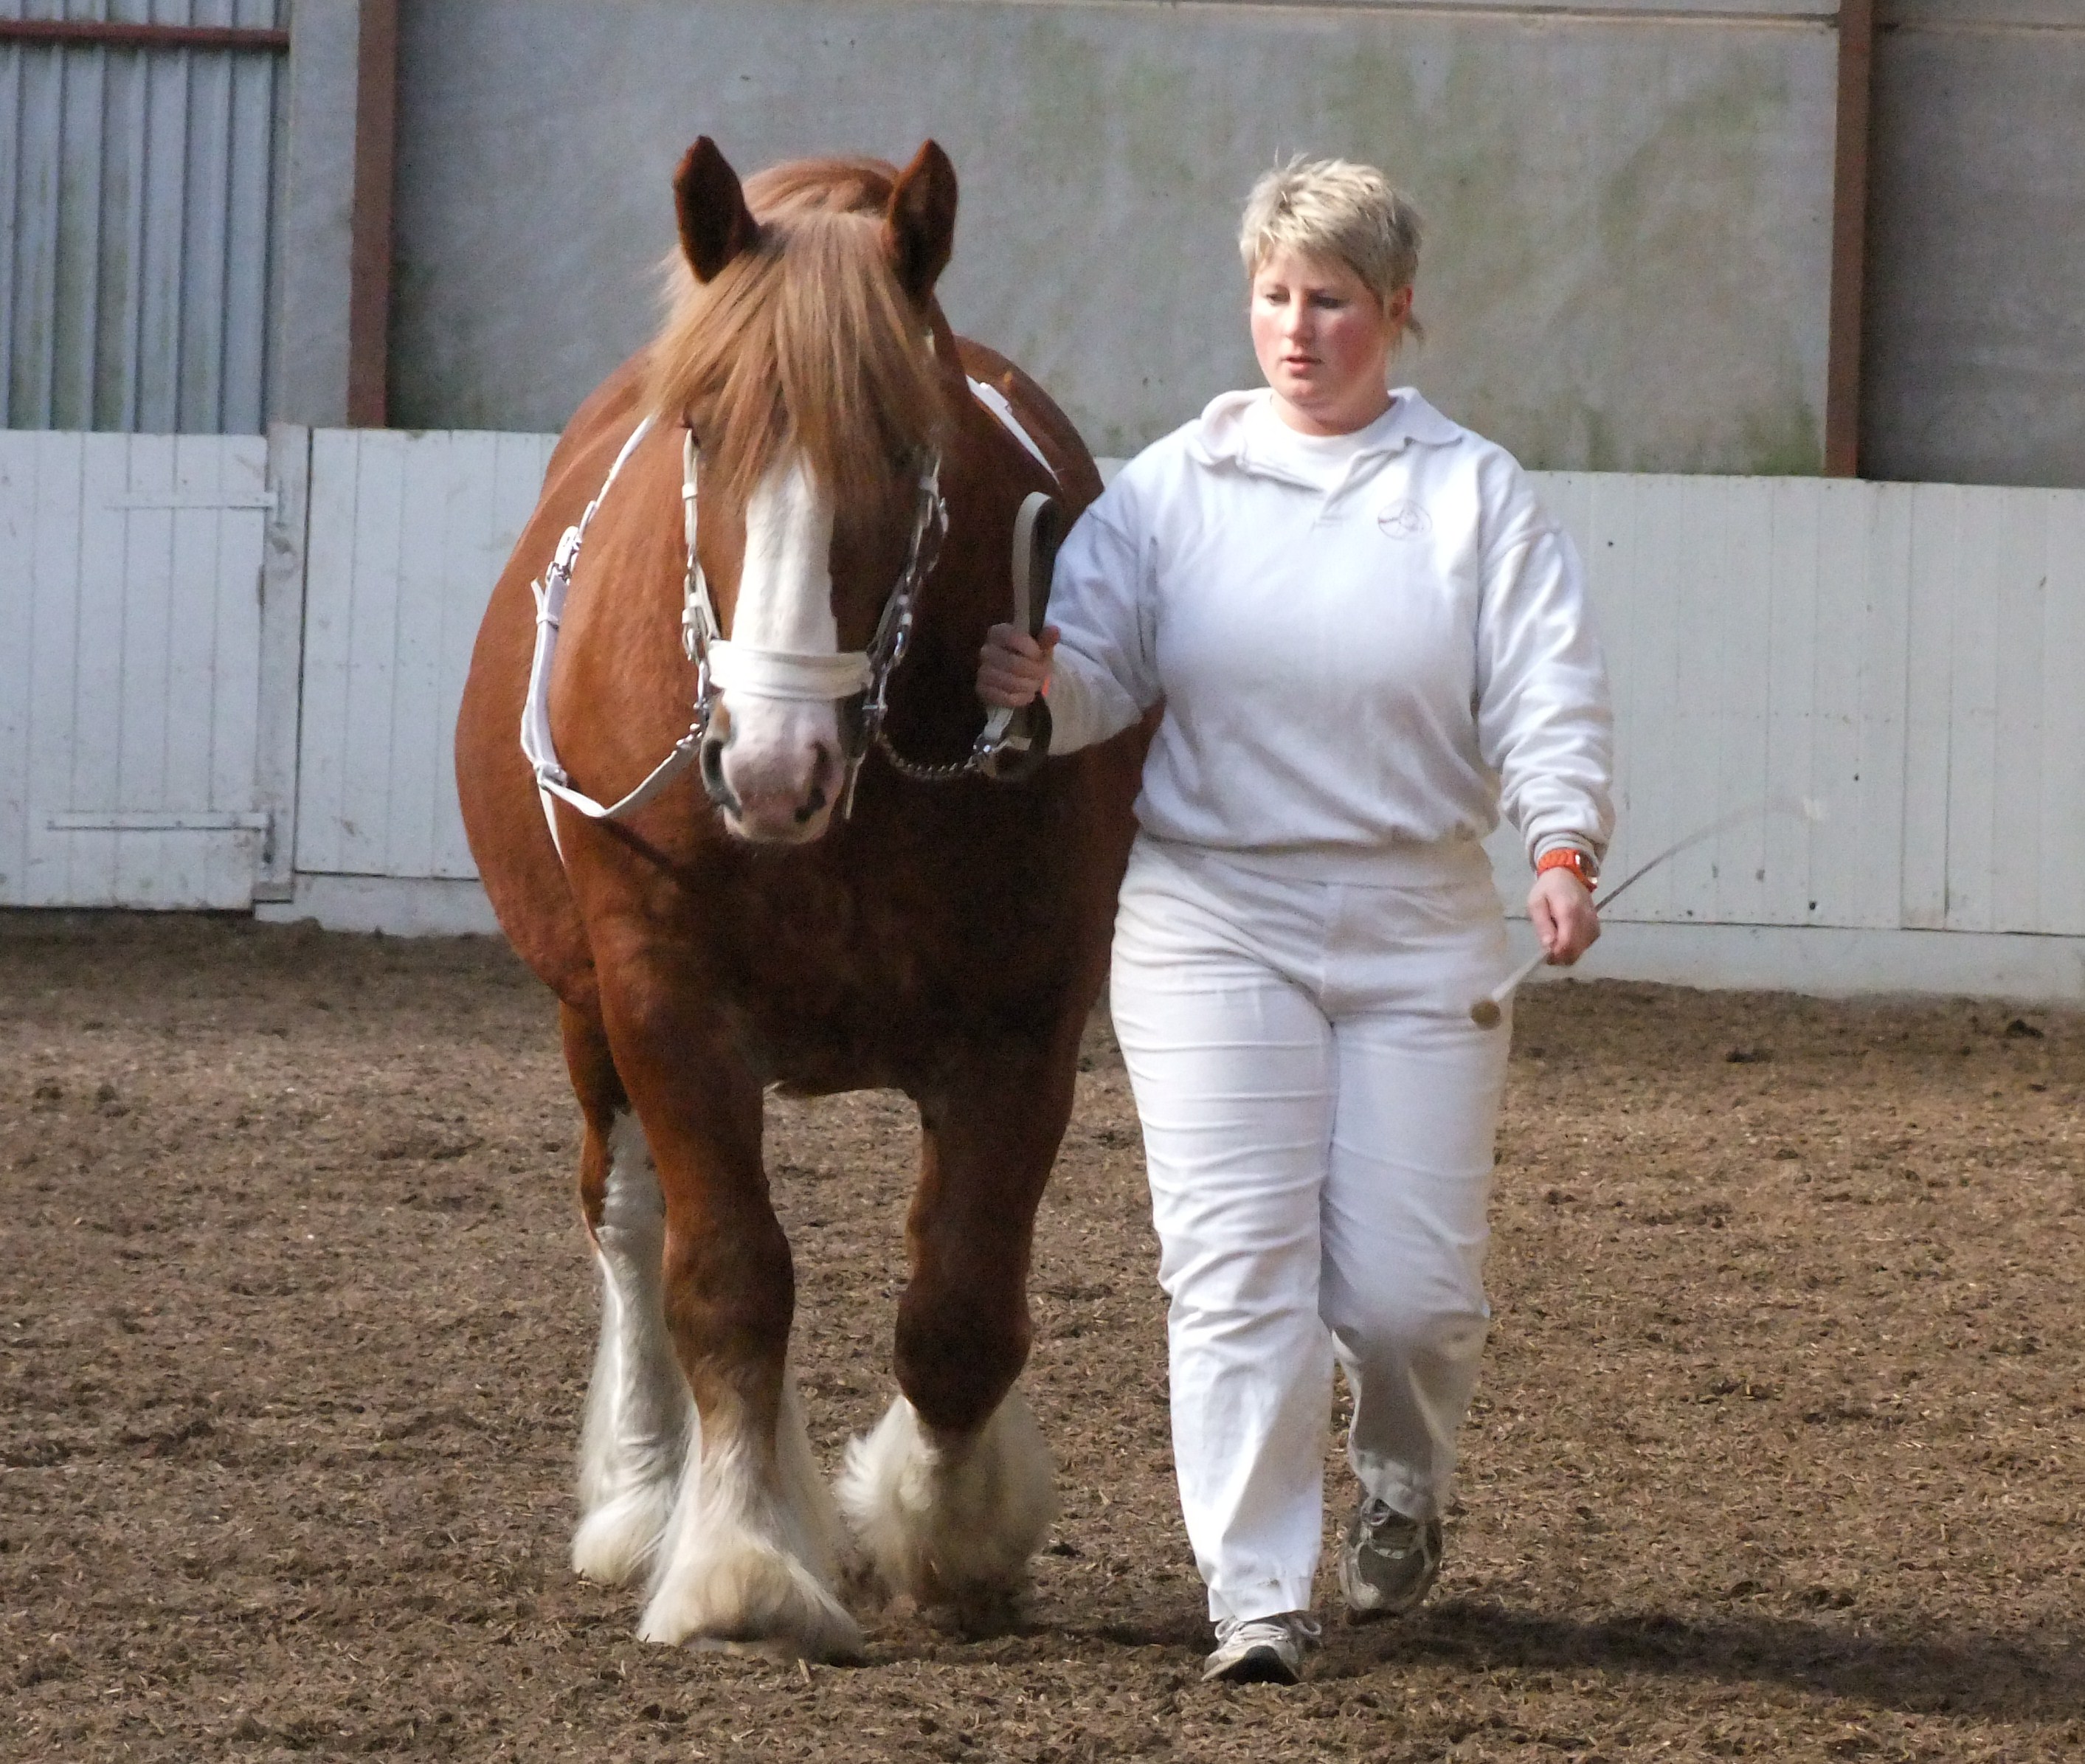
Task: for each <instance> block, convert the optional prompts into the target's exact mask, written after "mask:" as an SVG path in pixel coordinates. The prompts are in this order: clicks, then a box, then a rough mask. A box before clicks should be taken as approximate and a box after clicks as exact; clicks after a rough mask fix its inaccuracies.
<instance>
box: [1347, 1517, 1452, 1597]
mask: <svg viewBox="0 0 2085 1764" xmlns="http://www.w3.org/2000/svg"><path fill="white" fill-rule="evenodd" d="M1441 1545H1442V1538H1441V1521H1440V1520H1437V1519H1427V1520H1418V1519H1407V1518H1406V1517H1405V1516H1404V1515H1403V1514H1402V1513H1400V1512H1399V1511H1396V1510H1395V1508H1394V1507H1391V1506H1389V1505H1388V1504H1387V1503H1385V1502H1382V1501H1378V1500H1374V1499H1372V1498H1371V1499H1368V1500H1365V1501H1363V1502H1362V1503H1361V1506H1360V1507H1359V1508H1358V1509H1357V1511H1356V1512H1355V1514H1354V1516H1353V1517H1352V1519H1351V1520H1348V1522H1347V1537H1346V1544H1345V1547H1344V1548H1343V1549H1341V1550H1340V1591H1341V1592H1344V1593H1345V1594H1346V1596H1347V1620H1348V1622H1352V1623H1368V1622H1374V1620H1375V1619H1376V1618H1377V1617H1402V1616H1403V1614H1404V1613H1406V1612H1407V1611H1416V1610H1417V1609H1419V1605H1420V1600H1423V1599H1425V1596H1426V1595H1427V1592H1429V1590H1430V1589H1431V1588H1432V1587H1433V1580H1434V1577H1435V1576H1436V1575H1438V1574H1439V1573H1440V1572H1441Z"/></svg>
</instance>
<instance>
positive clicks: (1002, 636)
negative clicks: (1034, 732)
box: [977, 625, 1057, 711]
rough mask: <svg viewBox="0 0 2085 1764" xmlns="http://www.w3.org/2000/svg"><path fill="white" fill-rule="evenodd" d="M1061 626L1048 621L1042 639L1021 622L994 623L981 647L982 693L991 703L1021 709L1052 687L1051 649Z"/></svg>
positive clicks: (979, 662) (979, 674)
mask: <svg viewBox="0 0 2085 1764" xmlns="http://www.w3.org/2000/svg"><path fill="white" fill-rule="evenodd" d="M1056 647H1057V627H1055V625H1045V626H1044V627H1042V640H1041V641H1039V642H1038V641H1037V640H1036V639H1034V638H1033V637H1031V636H1030V635H1028V633H1027V632H1026V631H1023V630H1022V629H1021V627H1019V626H1018V625H994V626H993V627H992V629H991V630H989V631H987V632H986V633H985V634H984V647H983V648H982V649H980V650H979V651H978V678H977V690H978V696H979V698H981V699H983V700H984V701H985V703H987V704H996V705H1000V706H1002V707H1004V708H1006V709H1008V710H1013V711H1017V710H1019V709H1020V708H1021V706H1022V705H1024V704H1032V703H1034V701H1035V699H1036V698H1037V697H1038V695H1040V694H1042V693H1044V692H1047V691H1049V690H1050V652H1051V650H1052V649H1054V648H1056Z"/></svg>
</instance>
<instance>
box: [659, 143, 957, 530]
mask: <svg viewBox="0 0 2085 1764" xmlns="http://www.w3.org/2000/svg"><path fill="white" fill-rule="evenodd" d="M897 177H898V173H897V170H896V168H894V167H893V166H891V165H890V164H886V163H885V161H883V160H881V159H800V160H795V161H792V162H790V163H788V164H783V165H778V166H775V167H772V168H770V169H768V170H766V171H764V172H759V173H758V174H756V175H755V176H753V177H751V178H749V179H748V180H747V181H746V183H745V198H746V205H747V206H748V207H749V208H750V209H751V210H752V211H753V214H754V219H756V220H758V222H759V223H760V231H759V234H758V237H757V238H756V240H754V244H752V245H751V246H749V248H748V249H745V251H742V252H741V253H739V255H738V256H737V257H735V258H733V260H732V261H731V262H729V263H728V264H727V265H725V266H724V268H723V269H722V270H720V271H718V273H717V274H716V276H715V277H713V278H711V280H710V281H709V282H707V283H701V282H698V281H697V280H696V279H695V277H694V272H693V271H692V270H690V268H689V266H688V264H687V261H686V258H685V257H683V256H682V254H681V253H679V252H675V253H673V257H671V258H669V260H668V261H667V263H666V264H665V274H666V278H667V304H668V312H667V317H666V321H665V325H664V327H663V328H662V329H661V330H660V334H659V335H658V337H657V338H656V340H655V341H654V342H653V344H652V350H651V352H650V356H649V363H648V382H649V384H648V403H649V405H650V407H651V408H652V410H655V411H656V412H657V413H658V414H660V417H661V418H663V419H665V420H668V421H671V422H678V421H679V420H681V419H682V416H683V415H684V414H685V415H686V416H688V417H690V419H693V420H694V422H695V423H696V425H697V427H698V429H699V432H700V433H701V435H702V437H703V446H704V448H705V457H704V467H705V470H706V472H707V473H712V474H718V475H719V476H720V478H721V481H722V482H723V483H724V486H725V487H727V490H728V492H729V493H730V494H732V495H734V496H736V497H738V498H741V499H742V498H744V497H745V496H748V495H751V493H752V491H753V487H754V485H755V484H757V483H758V482H759V480H760V479H761V478H762V476H764V475H765V474H766V472H767V470H768V469H769V468H770V467H771V465H773V464H774V463H775V461H776V459H777V458H779V457H782V456H783V455H784V454H785V453H788V452H790V451H792V450H800V451H801V453H802V454H803V455H804V457H805V463H806V465H807V466H808V467H809V470H810V472H811V474H812V475H813V477H815V478H817V480H818V482H820V484H821V485H822V486H823V487H824V488H825V489H826V491H827V492H828V493H829V494H830V495H833V496H834V499H836V500H837V501H838V502H839V503H840V504H843V505H847V504H858V503H860V502H863V501H867V500H871V499H875V498H877V497H879V496H881V495H883V494H885V492H887V491H888V490H889V489H890V487H891V485H892V483H893V482H894V480H895V479H897V478H899V477H901V476H904V477H909V476H910V475H911V471H912V470H913V467H912V461H913V460H914V459H915V457H916V456H917V455H918V454H919V453H920V452H921V451H922V450H923V449H924V448H928V447H931V446H932V444H934V442H935V440H936V437H937V436H938V435H939V433H940V431H941V424H942V419H943V415H944V410H943V403H942V396H941V388H940V385H939V382H938V380H937V379H936V373H935V367H934V359H933V354H932V346H931V344H930V343H929V342H928V338H927V323H926V320H925V317H924V315H923V314H921V313H920V312H919V310H918V308H916V307H915V306H914V305H913V304H912V303H911V300H909V299H908V298H907V295H906V294H905V291H904V290H903V289H902V287H900V286H899V285H898V278H897V276H896V275H895V274H894V272H893V270H892V269H891V267H890V262H889V261H888V260H887V258H886V257H885V254H884V249H883V216H884V210H885V206H886V205H887V204H888V203H889V202H890V192H891V189H892V188H893V186H894V185H895V183H896V182H897Z"/></svg>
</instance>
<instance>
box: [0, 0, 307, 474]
mask: <svg viewBox="0 0 2085 1764" xmlns="http://www.w3.org/2000/svg"><path fill="white" fill-rule="evenodd" d="M288 11H289V6H288V3H287V0H0V19H8V20H12V19H70V20H74V21H85V20H91V21H96V22H112V23H136V24H147V23H149V24H155V25H203V26H219V27H225V26H230V27H237V28H250V29H264V30H278V29H281V28H284V27H285V26H286V24H287V13H288ZM287 91H288V81H287V67H286V66H285V58H284V57H282V55H281V54H279V53H273V52H270V51H269V50H265V49H259V50H256V49H198V48H185V47H184V48H164V47H155V48H130V47H111V46H107V45H96V44H88V43H81V42H70V43H63V44H53V43H35V42H10V41H5V40H0V403H4V406H5V415H6V427H9V428H18V429H114V430H128V431H142V432H147V433H176V432H179V433H187V434H257V433H258V432H260V431H261V429H262V428H263V427H265V423H266V412H267V409H268V392H269V381H270V372H271V364H270V359H269V353H270V351H269V342H268V334H269V329H270V326H269V313H270V283H271V279H272V278H271V268H272V266H271V261H270V260H271V256H272V253H273V249H274V236H275V233H276V231H277V227H276V223H275V215H276V210H277V196H276V186H277V182H278V179H277V173H276V168H277V166H278V164H279V163H280V160H281V157H282V155H281V152H280V151H279V148H280V144H281V142H282V136H283V133H284V129H285V125H286V120H287V119H286V112H287V102H286V95H287Z"/></svg>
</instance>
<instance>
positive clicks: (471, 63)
mask: <svg viewBox="0 0 2085 1764" xmlns="http://www.w3.org/2000/svg"><path fill="white" fill-rule="evenodd" d="M311 3H312V0H300V7H299V10H300V12H301V11H302V10H303V6H306V5H309V4H311ZM1836 14H1837V5H1836V0H1713V3H1712V0H1604V3H1593V4H1582V5H1579V6H1568V7H1559V6H1556V5H1540V6H1535V5H1511V4H1490V3H1486V4H1472V3H1468V0H1430V3H1428V4H1424V5H1420V4H1413V3H1409V0H1382V3H1375V4H1349V5H1331V6H1323V5H1317V6H1311V5H1272V6H1270V5H1255V6H1246V5H1229V4H1222V3H1215V4H1208V3H1205V4H1186V5H1174V4H1162V3H1158V0H1117V3H1114V4H1098V3H1096V4H1089V3H1083V0H1030V3H1026V4H1020V3H1005V4H1002V3H996V0H938V3H924V0H923V3H914V0H878V3H877V4H874V5H868V4H864V3H863V0H611V3H603V4H591V5H588V6H583V7H582V6H575V5H572V4H570V3H569V0H415V3H414V4H413V5H411V6H407V7H406V9H405V11H404V17H403V23H402V33H403V34H402V38H401V55H400V76H399V77H400V87H399V116H400V140H399V159H398V178H397V208H396V215H395V223H396V228H397V232H396V241H395V242H396V280H395V283H394V285H393V286H394V292H393V321H392V380H391V400H392V402H391V410H392V420H393V422H394V423H399V424H401V425H405V426H415V427H418V426H428V427H433V426H441V427H451V426H453V427H484V428H505V429H531V428H546V427H557V426H558V425H560V424H562V423H563V421H564V420H565V419H566V418H567V416H568V415H569V414H571V410H572V408H573V407H574V406H575V404H576V403H577V402H579V400H580V398H581V397H584V394H585V393H586V392H587V390H588V389H589V388H590V387H591V386H592V385H593V384H594V383H595V382H596V381H597V380H598V379H599V378H600V377H601V375H603V374H604V373H605V372H607V370H608V369H609V368H611V367H612V366H613V365H614V363H615V362H616V361H617V360H618V359H620V358H621V357H622V355H624V354H625V353H626V352H627V351H630V350H631V349H632V348H634V347H635V346H638V345H639V343H641V342H643V339H644V338H645V337H646V336H647V335H648V334H649V331H650V329H651V328H652V321H653V283H654V275H653V269H652V266H653V265H654V264H655V263H656V261H657V259H658V258H659V257H660V254H661V253H664V252H665V251H666V250H668V249H669V248H670V247H671V245H672V244H673V231H672V210H671V203H670V198H669V190H668V180H669V176H670V174H671V171H672V168H673V164H674V162H675V160H676V159H677V156H678V155H679V154H680V152H681V151H682V149H683V148H684V147H686V144H687V142H689V141H690V139H692V138H694V136H695V135H696V134H699V133H703V132H707V133H709V134H712V135H714V136H715V137H716V139H717V140H718V142H720V145H721V146H722V147H724V151H725V152H726V153H727V155H729V156H730V157H731V158H732V159H733V163H734V164H737V166H738V167H739V168H741V171H745V172H749V171H751V170H753V169H755V168H758V167H759V166H761V165H763V164H768V163H770V162H771V161H773V160H775V159H782V158H787V157H790V156H793V155H799V154H803V153H807V152H817V151H862V150H864V149H865V150H868V151H873V152H877V153H880V154H882V155H886V156H888V157H891V158H902V157H905V156H907V155H910V154H911V151H913V150H914V149H915V147H916V146H917V145H918V143H919V141H920V139H921V138H923V137H924V136H926V135H928V134H933V135H935V136H936V137H938V138H940V139H941V142H943V144H944V145H945V147H948V148H949V151H950V153H951V154H952V155H953V158H954V159H955V162H956V165H957V168H958V172H959V174H960V175H961V176H962V180H963V193H964V197H963V218H962V225H961V227H960V229H959V232H958V245H957V254H956V260H955V262H954V264H953V266H952V268H951V270H950V271H949V276H948V278H947V280H946V281H945V283H944V297H945V302H946V304H947V306H948V308H949V314H950V316H951V317H952V318H953V320H954V321H955V323H956V324H957V325H958V328H959V329H964V330H966V331H968V332H969V333H970V334H973V335H975V336H977V337H979V338H982V339H983V340H985V341H987V342H992V343H993V344H995V345H996V346H999V347H1000V348H1003V349H1004V350H1006V351H1009V353H1011V354H1013V355H1015V356H1016V357H1017V358H1018V359H1021V361H1022V362H1023V363H1025V364H1026V365H1027V366H1028V367H1029V368H1030V369H1031V370H1032V371H1034V372H1035V373H1036V374H1037V375H1038V377H1040V378H1041V379H1042V381H1043V382H1044V384H1046V385H1048V386H1049V387H1050V388H1051V390H1052V391H1053V392H1055V393H1056V394H1057V396H1058V397H1059V398H1060V399H1061V400H1062V401H1063V402H1064V404H1065V405H1066V406H1067V408H1068V410H1070V412H1071V414H1072V416H1073V418H1074V419H1076V421H1077V422H1078V423H1079V424H1080V426H1081V428H1082V429H1083V430H1084V431H1085V434H1086V436H1087V437H1088V439H1089V441H1090V442H1091V444H1092V445H1093V448H1094V450H1095V451H1096V452H1098V453H1127V452H1132V451H1134V450H1135V449H1136V448H1138V447H1140V445H1142V444H1144V443H1145V442H1146V441H1149V440H1151V439H1153V438H1154V437H1155V436H1158V435H1160V434H1162V433H1163V432H1165V431H1166V430H1167V429H1169V428H1170V427H1173V426H1174V424H1175V423H1178V422H1179V421H1181V420H1182V419H1184V418H1185V417H1187V416H1188V415H1190V414H1192V413H1193V412H1194V411H1195V410H1197V409H1199V408H1200V406H1201V404H1202V403H1203V402H1204V401H1205V400H1206V399H1208V397H1210V396H1212V394H1213V393H1217V392H1218V391H1220V390H1222V389H1225V388H1226V387H1229V386H1232V385H1240V384H1245V383H1249V382H1250V381H1251V380H1252V379H1253V378H1254V377H1255V373H1254V369H1253V366H1252V362H1251V355H1250V352H1249V351H1248V349H1247V347H1246V341H1245V338H1244V334H1243V325H1242V277H1241V273H1240V270H1239V268H1238V261H1237V257H1236V254H1235V251H1234V246H1233V244H1232V237H1233V229H1234V227H1235V225H1236V217H1237V213H1238V206H1239V204H1240V202H1241V201H1242V198H1243V196H1244V194H1245V193H1246V189H1247V188H1248V187H1249V186H1250V185H1251V181H1252V180H1253V178H1254V176H1255V175H1256V174H1257V173H1258V172H1259V171H1260V170H1262V169H1263V168H1265V167H1266V166H1268V164H1271V163H1272V162H1273V161H1274V160H1275V159H1276V158H1277V157H1278V156H1280V155H1285V154H1288V153H1293V152H1296V151H1309V152H1313V153H1339V154H1344V155H1352V156H1357V157H1361V158H1365V159H1371V160H1374V161H1376V162H1378V163H1379V164H1383V165H1384V166H1386V167H1387V168H1391V171H1392V172H1393V174H1394V175H1395V176H1398V177H1399V179H1400V180H1402V181H1403V182H1405V183H1406V184H1407V185H1408V186H1409V187H1410V188H1411V189H1412V192H1413V193H1414V194H1415V195H1416V197H1417V198H1418V200H1419V202H1420V205H1421V206H1422V208H1423V209H1424V210H1425V212H1426V214H1427V215H1428V216H1429V220H1430V222H1431V232H1430V237H1429V244H1428V247H1427V250H1426V254H1425V261H1424V266H1423V268H1422V271H1421V274H1420V285H1419V310H1420V314H1421V316H1422V317H1423V318H1424V319H1425V321H1426V322H1427V324H1428V325H1429V328H1430V330H1431V332H1432V341H1431V342H1430V343H1429V345H1428V346H1426V347H1425V350H1424V351H1423V352H1422V353H1421V354H1420V355H1418V356H1417V357H1416V359H1414V360H1413V361H1412V363H1411V364H1410V366H1409V369H1408V372H1409V373H1410V375H1411V376H1412V378H1414V379H1416V380H1417V381H1418V382H1419V383H1420V385H1422V386H1424V387H1425V389H1427V391H1428V393H1429V395H1430V396H1432V397H1434V398H1435V399H1436V400H1437V402H1439V403H1440V404H1441V405H1442V406H1443V407H1444V408H1445V409H1446V410H1449V411H1450V412H1451V413H1452V414H1454V415H1456V416H1457V417H1459V418H1460V419H1463V421H1466V422H1467V423H1471V424H1472V425H1473V426H1475V427H1478V428H1479V429H1480V430H1483V431H1485V432H1487V433H1488V434H1491V435H1493V436H1496V437H1497V438H1498V439H1499V440H1502V441H1504V442H1505V444H1508V445H1509V446H1510V447H1512V448H1514V449H1515V450H1516V451H1517V452H1518V453H1520V454H1521V455H1522V457H1523V458H1524V459H1526V460H1527V461H1528V463H1530V464H1531V465H1538V466H1548V467H1557V468H1564V467H1573V468H1586V469H1594V470H1637V471H1641V470H1664V471H1688V472H1705V471H1714V472H1731V473H1791V472H1793V473H1802V472H1809V471H1814V470H1816V469H1817V468H1818V465H1819V463H1820V458H1821V453H1822V436H1823V421H1824V368H1825V351H1826V342H1827V335H1826V328H1827V327H1826V321H1827V300H1828V277H1829V230H1830V198H1831V189H1832V125H1833V98H1834V80H1835V76H1836V69H1837V38H1836V30H1835V27H1834V19H1835V18H1836ZM300 28H301V27H300Z"/></svg>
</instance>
